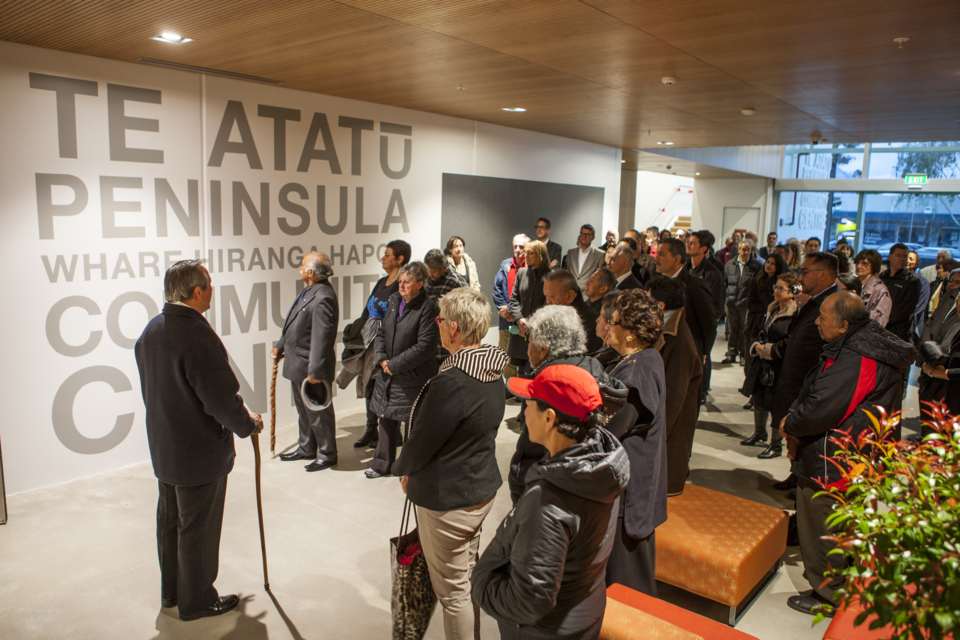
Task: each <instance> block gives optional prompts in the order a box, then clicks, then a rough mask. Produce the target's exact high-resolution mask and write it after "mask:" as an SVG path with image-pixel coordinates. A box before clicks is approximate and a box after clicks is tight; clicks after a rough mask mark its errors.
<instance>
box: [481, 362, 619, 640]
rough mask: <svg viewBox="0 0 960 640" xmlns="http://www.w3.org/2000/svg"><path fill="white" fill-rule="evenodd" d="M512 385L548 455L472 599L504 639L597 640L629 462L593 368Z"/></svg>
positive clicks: (486, 562)
mask: <svg viewBox="0 0 960 640" xmlns="http://www.w3.org/2000/svg"><path fill="white" fill-rule="evenodd" d="M507 385H508V387H509V388H510V391H512V392H513V393H515V394H516V395H518V396H520V397H522V398H525V399H526V400H527V403H526V410H525V413H526V423H527V428H528V429H529V431H530V439H531V440H532V441H533V442H536V443H537V444H541V445H543V446H544V447H546V449H547V451H548V452H549V453H548V456H547V457H546V458H544V459H543V460H541V461H540V462H537V463H536V464H534V465H533V467H531V469H530V472H529V473H528V474H527V481H528V484H527V489H526V491H525V492H524V494H523V496H522V497H521V498H520V500H519V501H518V502H517V505H516V506H515V507H514V509H513V511H511V512H510V514H509V515H508V516H507V517H506V518H505V519H504V520H503V522H502V523H501V524H500V527H499V528H498V529H497V533H496V535H495V537H494V539H493V540H492V541H491V542H490V545H489V546H488V547H487V548H486V550H485V551H484V552H483V555H482V556H481V557H480V561H479V562H477V566H476V567H475V568H474V570H473V598H474V600H476V601H477V602H478V603H480V607H482V608H483V610H484V611H486V612H487V613H489V614H490V615H491V616H493V617H494V618H495V619H496V620H497V622H498V623H499V625H500V637H501V638H505V639H510V640H512V639H514V638H517V639H520V638H523V639H527V638H529V639H530V640H541V639H544V638H578V639H580V638H583V639H585V640H593V639H594V638H597V637H598V636H599V635H600V625H601V624H602V623H603V614H604V611H605V609H606V605H607V596H606V591H605V589H606V585H605V584H604V572H605V568H606V565H607V559H608V557H609V556H610V550H611V547H612V546H614V545H615V544H616V543H615V541H614V534H613V530H614V528H615V527H616V525H617V512H616V504H617V496H619V495H620V493H621V492H622V491H623V489H624V487H625V486H626V484H627V481H628V476H629V474H630V463H629V461H628V460H627V456H626V454H625V452H624V449H623V447H622V446H621V445H620V443H618V442H617V439H616V438H615V437H614V436H613V435H611V434H610V433H609V432H607V431H605V430H604V429H603V428H602V426H601V425H602V424H603V422H604V421H605V417H604V414H603V408H602V407H603V399H602V398H601V395H600V388H599V386H598V385H597V381H596V380H595V379H594V378H593V376H591V375H590V374H589V373H588V372H586V371H584V370H583V369H581V368H580V367H577V366H575V365H571V364H557V365H552V366H548V367H546V368H545V369H543V371H542V372H541V373H540V374H539V375H538V376H537V377H536V378H534V379H533V380H526V379H522V378H519V377H516V378H510V380H509V382H508V383H507Z"/></svg>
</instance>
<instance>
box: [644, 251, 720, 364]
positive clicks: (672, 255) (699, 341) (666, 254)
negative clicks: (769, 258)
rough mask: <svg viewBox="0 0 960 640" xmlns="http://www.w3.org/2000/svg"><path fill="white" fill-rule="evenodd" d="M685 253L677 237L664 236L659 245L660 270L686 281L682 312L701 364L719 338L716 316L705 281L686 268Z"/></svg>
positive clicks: (682, 282)
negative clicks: (685, 301)
mask: <svg viewBox="0 0 960 640" xmlns="http://www.w3.org/2000/svg"><path fill="white" fill-rule="evenodd" d="M686 257H687V255H686V249H685V248H684V246H683V243H682V242H680V241H679V240H677V239H676V238H670V239H669V240H664V241H663V242H661V243H660V247H659V248H658V249H657V258H656V260H657V272H658V273H660V274H661V275H664V276H666V277H668V278H677V279H678V280H679V281H680V284H682V285H683V292H684V294H685V295H686V297H687V306H686V307H685V308H686V311H685V312H684V314H683V316H684V320H685V321H686V323H687V326H688V327H689V328H690V333H691V334H692V335H693V342H694V344H696V345H697V353H698V354H699V356H700V362H701V364H702V363H703V362H705V359H706V354H708V353H710V352H711V350H713V343H714V342H716V340H717V316H716V314H715V313H714V310H713V300H712V299H711V297H710V290H709V289H708V288H707V285H706V283H705V282H704V281H703V280H701V279H700V278H697V277H696V276H694V275H691V274H690V272H689V271H687V270H686V269H684V268H683V262H684V260H685V259H686Z"/></svg>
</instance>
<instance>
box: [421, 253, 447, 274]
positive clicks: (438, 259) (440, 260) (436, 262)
mask: <svg viewBox="0 0 960 640" xmlns="http://www.w3.org/2000/svg"><path fill="white" fill-rule="evenodd" d="M423 263H424V264H425V265H427V268H428V269H445V268H446V267H447V258H446V256H444V255H443V251H440V249H430V251H427V255H425V256H423Z"/></svg>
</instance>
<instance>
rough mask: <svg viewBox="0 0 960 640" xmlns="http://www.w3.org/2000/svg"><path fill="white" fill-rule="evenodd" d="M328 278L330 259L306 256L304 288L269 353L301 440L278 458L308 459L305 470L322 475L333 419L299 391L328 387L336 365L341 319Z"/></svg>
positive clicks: (332, 443)
mask: <svg viewBox="0 0 960 640" xmlns="http://www.w3.org/2000/svg"><path fill="white" fill-rule="evenodd" d="M332 275H333V267H331V266H330V259H329V258H327V256H325V255H324V254H322V253H309V254H307V255H305V256H304V257H303V261H302V262H301V264H300V278H301V279H302V280H303V282H304V283H305V284H306V286H305V287H304V289H303V291H302V292H301V293H300V296H299V297H298V298H297V299H296V301H295V302H294V303H293V306H292V307H290V313H288V314H287V320H286V322H284V323H283V332H282V333H281V334H280V340H278V341H277V346H276V348H274V350H273V352H271V354H270V355H271V357H272V358H273V359H274V360H278V359H280V358H283V357H284V356H286V357H285V358H284V363H283V377H284V378H286V379H287V380H290V382H291V383H292V385H293V398H294V402H295V403H296V405H297V414H298V415H299V416H300V440H299V443H298V444H299V446H298V447H297V448H296V450H295V451H292V452H290V453H282V454H280V459H281V460H285V461H290V460H313V462H311V463H310V464H308V465H307V466H306V467H304V468H305V469H306V470H307V471H323V470H324V469H328V468H330V467H331V466H333V465H335V464H336V463H337V440H336V437H335V431H336V429H337V419H336V415H335V414H334V411H333V403H332V402H331V403H329V404H328V405H327V408H326V409H322V410H320V411H313V410H312V409H309V408H307V406H306V405H305V404H304V402H303V396H302V395H301V393H300V388H301V386H302V385H303V381H304V380H307V382H309V383H310V384H319V383H322V382H326V383H332V382H333V379H334V371H335V367H336V355H335V354H334V350H333V347H334V344H335V343H336V340H337V326H338V324H339V321H340V305H339V303H338V302H337V293H336V292H335V291H334V290H333V287H332V286H330V281H329V278H330V276H332Z"/></svg>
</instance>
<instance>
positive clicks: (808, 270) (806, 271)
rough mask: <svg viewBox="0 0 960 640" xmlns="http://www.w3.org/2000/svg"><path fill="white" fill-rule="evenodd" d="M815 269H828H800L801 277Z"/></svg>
mask: <svg viewBox="0 0 960 640" xmlns="http://www.w3.org/2000/svg"><path fill="white" fill-rule="evenodd" d="M814 271H826V269H800V277H801V278H802V277H804V276H805V275H807V274H808V273H813V272H814Z"/></svg>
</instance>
